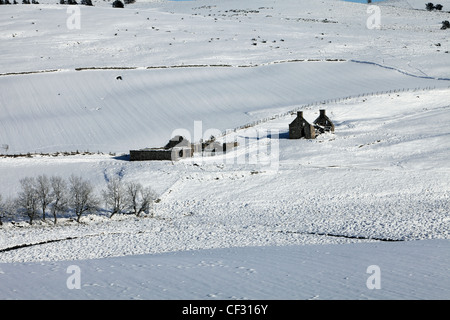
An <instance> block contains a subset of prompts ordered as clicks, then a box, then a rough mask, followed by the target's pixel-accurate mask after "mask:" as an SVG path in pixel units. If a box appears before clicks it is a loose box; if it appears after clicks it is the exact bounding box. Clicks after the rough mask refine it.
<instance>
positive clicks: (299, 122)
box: [289, 111, 316, 139]
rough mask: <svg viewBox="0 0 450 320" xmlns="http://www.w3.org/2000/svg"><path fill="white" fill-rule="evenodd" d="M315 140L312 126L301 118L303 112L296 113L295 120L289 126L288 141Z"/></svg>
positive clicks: (314, 131)
mask: <svg viewBox="0 0 450 320" xmlns="http://www.w3.org/2000/svg"><path fill="white" fill-rule="evenodd" d="M300 138H305V139H315V138H316V130H315V129H314V126H313V125H312V124H310V123H309V122H308V121H306V120H305V118H303V111H298V112H297V118H295V119H294V121H292V122H291V123H290V124H289V139H300Z"/></svg>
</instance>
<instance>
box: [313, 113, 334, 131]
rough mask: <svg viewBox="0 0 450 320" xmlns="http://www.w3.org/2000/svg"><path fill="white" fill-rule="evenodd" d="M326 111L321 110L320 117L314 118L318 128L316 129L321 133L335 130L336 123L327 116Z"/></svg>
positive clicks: (315, 125)
mask: <svg viewBox="0 0 450 320" xmlns="http://www.w3.org/2000/svg"><path fill="white" fill-rule="evenodd" d="M325 113H326V111H325V110H323V109H322V110H320V115H319V117H318V118H317V119H316V120H314V122H313V123H314V127H315V128H316V130H317V131H318V132H319V133H324V132H330V131H331V132H334V124H333V122H332V121H331V120H330V118H328V117H327V115H326V114H325Z"/></svg>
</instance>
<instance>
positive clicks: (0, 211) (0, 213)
mask: <svg viewBox="0 0 450 320" xmlns="http://www.w3.org/2000/svg"><path fill="white" fill-rule="evenodd" d="M4 216H5V209H4V204H3V199H2V195H1V194H0V226H2V225H3V222H2V218H3V217H4Z"/></svg>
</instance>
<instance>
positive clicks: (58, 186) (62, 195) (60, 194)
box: [50, 176, 68, 224]
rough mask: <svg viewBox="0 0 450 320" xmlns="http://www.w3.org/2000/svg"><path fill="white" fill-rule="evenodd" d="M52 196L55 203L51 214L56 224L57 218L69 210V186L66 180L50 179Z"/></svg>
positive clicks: (54, 177) (59, 178)
mask: <svg viewBox="0 0 450 320" xmlns="http://www.w3.org/2000/svg"><path fill="white" fill-rule="evenodd" d="M50 185H51V196H52V198H53V203H52V206H51V212H52V214H53V219H54V220H53V222H54V223H55V224H56V217H57V215H58V213H62V212H64V211H66V210H67V202H68V199H67V184H66V181H65V180H64V179H62V178H61V177H58V176H53V177H51V178H50Z"/></svg>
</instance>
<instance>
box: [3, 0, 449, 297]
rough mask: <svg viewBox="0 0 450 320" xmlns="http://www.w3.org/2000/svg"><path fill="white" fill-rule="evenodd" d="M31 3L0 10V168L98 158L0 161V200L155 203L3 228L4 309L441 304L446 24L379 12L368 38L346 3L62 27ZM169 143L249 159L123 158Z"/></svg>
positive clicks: (92, 15) (206, 5)
mask: <svg viewBox="0 0 450 320" xmlns="http://www.w3.org/2000/svg"><path fill="white" fill-rule="evenodd" d="M42 2H44V4H40V5H16V6H12V5H11V6H2V10H1V12H0V37H1V38H2V46H1V47H0V54H1V56H2V60H1V61H0V87H1V88H2V90H1V91H0V152H1V153H6V154H16V153H23V154H25V153H31V154H33V153H54V152H64V151H68V152H70V151H75V150H79V151H91V152H94V154H90V155H83V154H77V155H69V156H62V155H59V156H52V155H50V154H49V155H42V154H41V155H32V156H31V157H18V158H6V157H0V177H1V178H0V179H1V180H0V182H1V183H0V194H1V195H2V196H3V198H4V199H5V198H6V199H8V198H14V197H16V196H17V194H18V192H19V190H20V183H19V181H20V179H22V178H24V177H30V176H37V175H40V174H47V175H48V176H51V175H59V176H62V177H64V178H67V177H69V176H70V175H71V174H73V173H75V174H78V175H81V176H82V177H84V178H86V179H89V180H90V181H91V182H92V183H93V184H94V186H95V190H96V192H97V193H99V194H100V192H101V190H102V189H104V188H105V186H106V181H107V180H108V179H110V178H111V177H114V176H119V177H121V178H122V179H123V181H138V182H141V183H142V184H143V185H145V186H151V187H152V188H153V189H154V190H155V191H156V192H157V194H158V198H159V199H160V201H159V202H158V203H156V204H155V206H154V217H150V216H144V217H139V218H138V217H134V216H132V215H116V216H114V217H113V218H109V217H108V212H106V211H102V212H100V213H99V214H92V215H86V216H83V217H82V219H81V223H76V222H74V221H73V219H72V217H70V216H66V217H61V218H60V219H59V221H58V223H57V224H56V225H53V224H52V222H51V221H48V220H47V221H42V220H38V221H36V222H35V223H34V224H33V225H31V226H30V225H29V224H28V223H27V222H26V219H25V218H24V217H14V219H12V218H11V217H6V218H4V219H3V225H2V226H0V262H1V263H0V284H1V285H0V298H2V299H449V298H450V283H449V277H448V272H449V267H448V265H449V262H450V259H449V252H450V251H449V247H450V243H449V230H450V210H449V209H450V206H449V193H450V184H449V181H450V162H449V161H448V159H449V156H450V129H449V126H448V123H449V121H450V113H449V111H450V102H449V101H450V99H449V98H450V80H449V78H450V54H448V50H449V41H448V36H447V33H448V31H447V32H446V30H440V29H439V28H440V23H441V21H442V20H445V17H448V14H447V13H445V12H427V11H425V10H417V9H422V4H421V3H418V2H417V3H413V1H400V0H396V1H386V2H381V3H377V4H379V5H380V7H381V10H382V16H381V17H382V24H381V28H380V29H379V30H369V29H367V28H366V19H367V17H368V16H369V14H368V13H367V12H366V8H367V5H364V4H357V3H350V2H344V1H331V0H327V1H320V2H316V1H303V0H302V1H298V0H296V1H294V0H288V1H282V2H281V1H280V2H274V1H268V0H262V1H258V2H252V1H237V0H227V1H214V0H197V1H180V2H178V1H177V2H171V1H166V2H164V1H142V2H140V1H138V2H137V3H135V4H133V5H128V6H126V8H125V9H113V8H110V4H108V3H104V2H103V1H100V2H95V6H94V7H81V23H82V24H81V28H80V29H75V30H72V29H69V28H67V26H66V20H67V18H68V17H69V16H70V14H68V13H67V12H66V8H67V6H61V5H56V4H50V3H49V4H45V1H42ZM42 2H41V3H42ZM441 3H442V4H443V5H444V9H445V8H446V7H447V9H448V8H450V3H449V4H448V5H447V2H445V1H442V2H441ZM446 14H447V15H446ZM325 19H326V20H325ZM447 19H448V18H447ZM254 43H256V45H253V44H254ZM438 43H439V45H438ZM446 51H447V53H446ZM336 60H337V61H336ZM113 67H114V68H115V69H112V68H113ZM80 68H81V69H80ZM95 68H97V69H95ZM119 75H120V76H121V77H122V80H117V79H116V77H117V76H119ZM319 109H326V110H327V115H328V116H329V117H330V118H331V119H332V120H333V122H334V123H335V126H336V128H335V132H334V133H325V134H322V135H319V136H318V137H317V139H315V140H304V139H301V140H289V139H288V125H289V123H290V122H291V121H292V120H293V119H294V118H295V111H298V110H302V111H304V116H305V118H306V119H307V120H308V121H310V122H313V121H314V119H315V118H316V117H317V116H318V114H319ZM258 120H262V121H259V122H257V123H255V121H258ZM194 121H201V123H202V132H201V134H200V136H198V135H196V134H195V132H194V131H195V129H194ZM249 123H251V124H252V126H251V127H249V128H245V129H239V130H236V131H233V129H235V128H238V127H240V126H242V125H245V124H249ZM177 129H178V130H179V129H184V131H185V132H188V133H190V134H191V136H190V137H189V138H190V140H191V141H194V140H196V139H199V138H208V137H209V135H210V133H211V132H213V131H208V129H216V130H215V131H214V132H216V131H218V132H227V134H226V135H225V136H222V137H220V138H219V139H230V140H231V141H233V140H234V139H237V140H238V141H240V142H243V143H241V144H240V145H239V146H238V147H237V148H236V149H235V150H233V151H232V152H231V153H229V154H227V155H226V156H224V157H222V156H215V157H202V156H200V155H195V156H194V157H193V158H192V159H186V160H182V161H178V162H173V163H172V162H169V161H162V162H130V161H128V159H127V156H126V154H127V153H128V152H129V150H131V149H138V148H144V147H155V146H162V145H164V144H165V143H166V142H167V141H168V140H169V138H170V137H171V135H172V134H173V133H174V132H175V130H177ZM203 134H204V137H203V136H202V135H203ZM97 151H99V152H98V153H97ZM110 152H113V153H115V156H114V155H110V154H109V153H110ZM268 153H269V156H268ZM12 220H13V221H12ZM71 265H76V266H78V267H79V268H80V270H81V272H82V276H81V284H82V286H81V289H80V290H70V289H68V287H67V285H66V280H67V278H68V277H69V274H68V273H67V272H66V271H67V268H68V267H69V266H71ZM371 265H376V266H379V268H380V270H381V289H375V290H370V289H369V288H368V287H367V286H366V280H367V279H368V277H369V276H370V274H368V273H367V272H366V270H367V268H368V267H369V266H371Z"/></svg>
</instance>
